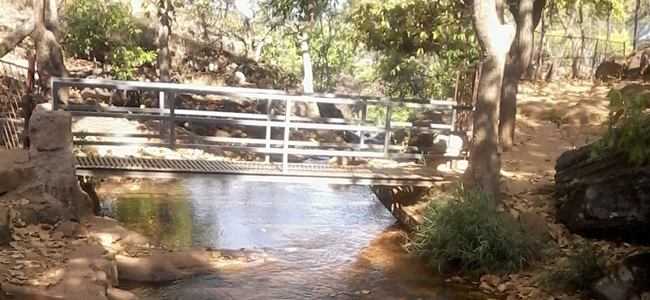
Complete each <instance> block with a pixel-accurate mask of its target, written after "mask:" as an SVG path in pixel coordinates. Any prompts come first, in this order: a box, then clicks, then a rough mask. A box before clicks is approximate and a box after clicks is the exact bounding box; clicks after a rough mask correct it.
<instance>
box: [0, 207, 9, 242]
mask: <svg viewBox="0 0 650 300" xmlns="http://www.w3.org/2000/svg"><path fill="white" fill-rule="evenodd" d="M10 224H11V216H10V210H9V208H8V207H4V206H0V245H2V246H4V245H7V244H9V242H11V228H10Z"/></svg>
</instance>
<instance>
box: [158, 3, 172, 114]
mask: <svg viewBox="0 0 650 300" xmlns="http://www.w3.org/2000/svg"><path fill="white" fill-rule="evenodd" d="M159 1H160V2H159V3H158V5H159V17H160V27H159V28H158V71H159V72H160V82H170V81H171V75H170V73H171V71H170V70H171V66H172V58H171V55H170V53H169V37H170V36H171V35H172V26H171V21H172V14H173V12H174V7H173V6H172V2H171V0H159ZM159 100H162V101H164V102H163V103H164V104H165V108H168V107H169V106H170V105H171V103H170V102H171V101H170V100H171V99H170V98H169V97H167V95H164V99H159Z"/></svg>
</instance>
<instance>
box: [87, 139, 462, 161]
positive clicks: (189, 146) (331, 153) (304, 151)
mask: <svg viewBox="0 0 650 300" xmlns="http://www.w3.org/2000/svg"><path fill="white" fill-rule="evenodd" d="M75 145H78V146H85V145H94V146H135V147H143V146H146V147H165V145H169V144H163V143H136V142H132V143H129V142H108V141H75ZM176 148H186V149H207V150H226V151H237V152H253V153H260V154H283V153H287V154H293V155H307V156H349V157H365V158H393V159H400V158H401V159H421V158H427V157H444V158H446V159H450V160H451V159H464V158H465V156H445V155H435V154H418V153H382V152H360V151H340V150H311V149H296V148H289V149H286V152H285V149H283V148H262V147H238V146H213V145H204V144H177V145H176Z"/></svg>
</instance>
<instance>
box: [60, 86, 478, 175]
mask: <svg viewBox="0 0 650 300" xmlns="http://www.w3.org/2000/svg"><path fill="white" fill-rule="evenodd" d="M61 88H74V89H75V90H78V91H81V92H71V93H70V96H69V99H67V101H66V99H59V97H60V96H59V93H56V92H53V94H52V95H53V97H52V100H53V102H52V109H54V110H65V111H69V112H70V113H71V114H72V116H73V122H81V120H84V119H85V121H86V122H88V120H91V121H90V122H91V125H92V126H91V125H89V126H87V127H83V128H81V129H77V130H74V132H73V136H74V140H73V144H74V145H75V146H77V147H93V146H94V147H102V146H105V147H107V146H110V147H160V148H167V149H171V150H178V149H199V150H200V151H204V152H208V153H214V154H215V155H214V156H212V158H209V159H206V158H174V159H170V158H146V157H137V156H135V155H125V156H123V157H115V156H112V157H111V156H96V155H86V154H83V153H81V154H76V157H75V161H76V173H77V175H80V176H99V177H104V176H124V177H151V178H187V177H209V176H214V177H230V178H234V179H237V180H248V181H274V182H313V181H318V182H321V183H329V184H342V185H345V184H353V185H394V186H397V185H400V186H401V185H409V186H431V185H434V184H435V183H436V182H437V181H442V180H446V179H449V177H455V176H457V174H458V172H453V171H451V170H447V171H445V170H440V168H439V167H438V166H437V165H439V164H441V163H447V165H448V166H452V165H454V164H453V162H455V161H459V160H464V159H466V157H467V155H468V153H467V150H466V148H467V147H466V146H467V140H468V137H469V136H471V129H472V128H471V126H470V125H469V123H467V122H465V124H461V123H462V122H459V116H461V115H464V116H465V119H469V118H468V116H469V114H470V113H471V109H472V108H471V107H463V106H461V105H458V104H457V103H455V102H453V101H441V100H417V99H399V100H398V99H389V98H379V97H364V96H349V95H338V94H316V93H314V94H301V93H289V92H284V91H279V90H266V89H252V88H237V87H214V86H196V85H187V84H173V83H157V82H137V81H117V80H101V79H73V78H52V91H57V90H59V89H61ZM84 91H85V92H84ZM88 91H95V93H94V95H95V96H96V97H99V96H98V95H100V94H101V93H99V92H96V91H108V93H111V95H112V96H111V97H110V99H111V101H112V102H113V103H114V104H115V103H118V101H115V100H116V99H121V100H124V101H122V102H119V103H121V106H116V105H110V106H107V105H100V104H99V101H92V99H88V97H87V95H88V94H92V93H88ZM104 94H106V92H104ZM120 95H121V96H120ZM79 96H83V97H79ZM83 98H85V99H83ZM161 100H162V101H161ZM152 101H153V102H154V104H153V105H152ZM144 102H148V104H149V105H147V106H149V107H151V106H153V107H155V108H146V106H145V105H144ZM226 103H227V104H229V105H230V106H228V105H224V104H226ZM305 103H318V106H319V108H320V109H321V110H323V109H328V107H329V108H331V107H333V105H335V106H336V107H339V108H340V107H350V108H349V109H348V110H347V112H349V114H350V115H352V116H353V117H352V118H350V117H348V118H343V117H342V116H339V117H338V118H310V117H304V116H297V115H296V113H295V112H296V111H299V110H301V109H304V108H305V107H308V105H306V104H305ZM235 104H236V105H239V106H240V107H247V108H251V107H254V108H255V109H248V111H247V112H242V111H241V110H242V109H239V111H237V109H228V107H230V108H232V106H233V105H235ZM328 105H329V106H328ZM215 107H216V108H219V107H221V108H222V109H215ZM224 107H225V108H224ZM231 110H234V111H231ZM416 113H423V116H425V117H423V118H422V119H423V120H421V121H418V122H413V123H411V122H403V121H397V120H396V119H399V118H398V117H400V115H401V116H404V115H405V114H416ZM426 116H428V117H426ZM96 120H97V121H96ZM117 120H130V122H138V123H141V124H146V127H147V128H148V131H146V130H145V131H143V132H138V133H126V132H115V131H110V132H109V131H107V130H103V129H102V128H101V126H95V123H99V122H106V123H110V122H117ZM86 124H88V123H86ZM73 127H74V126H73ZM188 128H189V129H197V128H199V129H200V128H203V129H205V128H210V129H212V131H210V130H207V131H206V130H203V131H201V130H189V129H188ZM224 128H225V129H224ZM233 128H236V129H237V130H238V131H239V132H243V133H244V134H240V135H239V136H224V135H223V134H214V132H222V131H223V130H228V129H233ZM206 132H207V133H206ZM406 136H408V137H409V139H410V142H409V141H408V140H406V139H405V138H404V137H406ZM434 136H435V137H437V140H439V143H434ZM226 152H228V153H239V154H242V155H241V156H248V157H251V156H253V159H251V160H241V159H239V160H237V159H230V158H222V157H220V156H219V155H220V154H222V153H226ZM292 157H293V158H295V157H302V158H308V159H307V161H309V162H294V161H295V159H294V160H292V159H291V158H292ZM318 159H320V161H319V160H318ZM332 161H338V163H331V162H332ZM427 162H428V163H427Z"/></svg>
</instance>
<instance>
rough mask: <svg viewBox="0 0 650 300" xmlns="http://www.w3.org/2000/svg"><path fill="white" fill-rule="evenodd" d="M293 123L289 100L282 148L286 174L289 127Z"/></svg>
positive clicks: (286, 101) (283, 166) (286, 106)
mask: <svg viewBox="0 0 650 300" xmlns="http://www.w3.org/2000/svg"><path fill="white" fill-rule="evenodd" d="M290 123H291V100H290V99H287V100H285V105H284V139H283V144H282V146H283V147H282V148H283V149H284V150H283V151H282V173H283V174H286V173H287V169H288V167H289V166H288V165H289V154H288V153H287V152H288V151H289V129H290V127H289V125H291V124H290Z"/></svg>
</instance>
